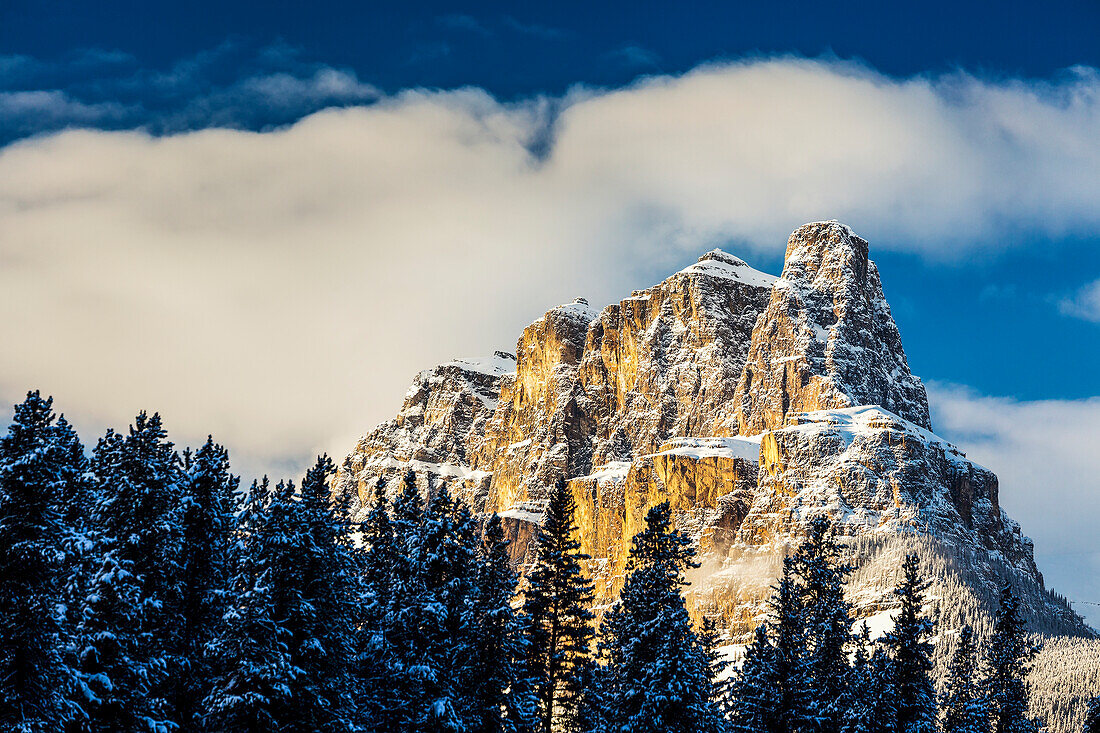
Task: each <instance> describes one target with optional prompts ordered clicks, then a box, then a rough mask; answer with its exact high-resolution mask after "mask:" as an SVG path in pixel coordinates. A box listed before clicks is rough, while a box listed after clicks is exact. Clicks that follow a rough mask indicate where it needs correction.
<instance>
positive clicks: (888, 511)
mask: <svg viewBox="0 0 1100 733" xmlns="http://www.w3.org/2000/svg"><path fill="white" fill-rule="evenodd" d="M409 468H411V469H412V470H413V471H414V473H415V475H416V476H417V482H418V485H419V486H420V487H421V488H422V489H423V490H424V491H425V492H426V493H430V492H431V491H434V490H436V489H438V488H439V487H440V486H443V485H446V486H447V487H448V488H449V489H450V490H451V491H452V492H453V493H456V494H458V495H459V496H461V497H462V498H463V499H464V500H465V501H466V502H467V503H468V504H470V506H471V507H472V508H473V510H474V511H476V512H479V513H488V512H497V513H499V514H500V515H501V516H502V518H503V520H504V528H505V532H506V534H507V536H508V538H509V539H510V540H511V541H512V544H511V554H512V559H513V561H514V562H515V563H516V565H517V567H519V568H520V570H521V571H522V570H523V569H525V568H526V567H527V566H528V564H529V562H530V560H531V559H532V557H533V549H534V546H535V540H536V536H537V527H538V524H539V522H541V521H542V519H543V513H544V511H545V507H546V502H547V497H548V494H549V490H550V488H551V487H552V486H553V485H554V483H555V482H556V481H557V480H558V479H561V478H564V479H566V480H567V481H568V485H569V488H570V490H571V491H572V493H573V496H574V499H575V500H576V506H577V511H576V522H577V525H578V533H579V540H580V542H581V544H582V547H583V550H584V551H585V552H586V553H587V554H589V555H590V556H591V560H590V561H589V562H588V563H587V569H588V572H589V573H590V575H591V576H592V578H593V580H594V582H595V584H596V591H597V602H598V604H600V605H601V606H605V605H606V604H608V603H610V602H611V601H613V600H614V598H615V597H616V595H617V593H618V592H619V590H620V588H621V587H622V582H623V576H624V572H625V566H626V560H627V557H628V555H629V551H630V546H631V540H632V538H633V536H634V534H635V533H636V532H638V531H639V530H640V529H641V528H642V526H643V523H644V518H645V513H646V511H647V510H648V509H649V508H650V507H652V506H654V505H655V504H658V503H660V502H662V501H668V502H669V503H670V506H671V509H672V516H673V521H674V522H675V524H676V526H677V527H678V528H679V529H680V530H682V531H685V532H687V533H688V534H689V536H690V537H691V538H692V540H693V541H694V543H695V545H696V548H697V550H698V552H699V556H698V560H699V562H700V563H701V567H700V568H699V569H698V570H696V571H694V572H693V573H692V574H691V580H692V585H691V588H690V599H689V600H690V606H691V609H692V612H693V614H695V616H696V618H699V617H700V616H703V615H706V616H708V617H710V618H712V619H716V620H717V621H718V622H719V624H720V626H721V627H722V628H723V629H725V630H726V631H727V632H728V633H729V634H731V635H732V636H734V637H738V638H742V637H744V636H745V635H747V634H749V633H751V631H752V629H753V628H754V627H755V625H756V624H757V623H759V621H760V619H761V617H762V614H763V613H764V601H765V599H766V598H767V596H768V595H769V593H770V587H771V585H772V583H773V582H774V580H775V576H776V573H777V572H778V569H779V566H780V563H781V558H782V556H783V555H784V554H785V553H786V552H789V551H790V549H791V548H792V547H794V546H795V545H797V543H798V542H799V541H800V539H801V537H802V536H803V535H804V534H805V533H806V530H807V527H808V524H809V522H810V521H811V520H812V519H813V518H814V517H815V516H818V515H820V514H827V515H828V516H829V517H830V518H831V519H832V520H833V521H834V522H835V524H836V527H837V530H838V532H839V533H841V534H842V535H843V536H844V537H846V538H847V540H846V541H848V542H849V543H850V544H851V546H852V547H853V553H855V554H856V555H858V557H859V560H860V562H861V563H862V564H863V565H865V566H866V567H867V568H879V569H881V568H886V570H875V571H874V572H871V571H867V572H863V573H862V575H861V576H860V579H859V581H858V582H857V583H854V584H853V586H852V588H851V589H850V590H851V592H852V594H853V602H854V603H855V606H856V608H857V610H858V612H859V613H861V614H867V615H871V614H874V613H878V612H879V611H881V610H882V608H884V607H886V606H888V605H889V604H891V603H893V602H894V600H893V596H892V594H891V589H892V586H893V584H894V583H895V582H896V580H897V578H896V576H895V574H893V573H894V570H895V569H896V567H895V566H897V565H899V564H900V560H897V558H898V557H900V555H899V554H898V553H900V552H901V550H900V549H899V548H900V547H902V546H903V545H905V546H909V545H906V543H910V542H911V541H916V540H917V539H919V540H920V542H925V541H926V540H927V542H934V544H935V547H936V548H939V549H937V550H935V552H938V553H941V554H940V555H935V557H937V558H939V559H938V560H937V562H940V563H941V565H942V567H944V568H948V569H947V570H944V572H945V573H948V572H950V573H955V575H953V576H951V577H953V578H956V579H955V580H951V581H950V582H947V581H944V584H941V585H940V586H937V588H938V590H937V591H936V593H939V594H940V595H939V596H938V597H941V598H947V597H948V596H949V594H950V593H951V592H954V591H951V589H952V588H955V587H956V586H958V585H959V584H964V585H967V584H969V585H968V586H967V587H969V588H971V590H972V591H973V592H970V591H968V592H970V596H968V597H973V598H980V599H982V603H985V604H986V606H988V605H989V604H990V603H995V597H996V592H997V587H998V583H999V582H1000V578H1001V577H1004V576H1005V575H1006V574H1008V575H1011V576H1012V577H1013V578H1014V582H1017V583H1018V584H1019V587H1020V588H1021V589H1023V594H1024V596H1025V606H1026V608H1027V609H1028V612H1029V613H1030V614H1031V616H1032V618H1034V619H1039V620H1040V621H1041V624H1044V626H1043V628H1046V629H1052V630H1056V631H1057V632H1058V633H1078V632H1083V630H1085V627H1084V625H1083V622H1081V620H1080V618H1079V617H1076V616H1075V615H1073V614H1072V612H1070V611H1069V610H1068V609H1067V608H1066V607H1065V606H1064V604H1063V605H1059V604H1058V603H1057V602H1056V601H1057V599H1052V598H1051V597H1050V596H1049V595H1047V594H1045V593H1044V591H1043V588H1042V576H1041V575H1040V574H1039V572H1038V570H1037V569H1036V567H1035V563H1034V560H1033V552H1032V546H1031V542H1030V540H1028V539H1027V538H1026V537H1024V536H1022V534H1021V533H1020V528H1019V526H1018V525H1017V524H1016V523H1015V522H1013V521H1012V520H1011V519H1009V518H1008V517H1007V516H1006V515H1005V514H1004V512H1003V511H1002V510H1001V508H1000V505H999V502H998V496H997V477H996V476H995V475H994V474H993V473H992V472H990V471H989V470H987V469H985V468H983V467H981V466H978V465H976V464H974V463H972V462H970V461H969V460H967V459H966V457H965V455H964V454H963V453H962V451H961V450H959V448H957V447H955V446H953V445H951V444H949V443H947V442H946V441H944V440H942V439H941V438H939V437H937V436H936V435H934V434H933V433H931V432H930V420H929V413H928V403H927V399H926V396H925V391H924V386H923V385H922V384H921V381H920V380H919V379H918V378H917V377H915V376H913V375H912V374H911V373H910V371H909V367H908V363H907V361H906V358H905V352H904V350H903V348H902V345H901V337H900V335H899V333H898V329H897V326H896V325H895V323H894V321H893V318H892V316H891V314H890V308H889V306H888V305H887V304H886V301H885V298H884V296H883V292H882V285H881V283H880V281H879V276H878V271H877V269H876V267H875V265H874V263H873V262H871V261H870V260H869V259H868V245H867V242H866V241H865V240H863V239H861V238H860V237H858V236H856V235H855V234H853V233H852V231H851V230H850V229H849V228H848V227H846V226H844V225H842V224H838V223H836V222H823V223H817V224H808V225H806V226H803V227H801V228H799V229H798V230H797V231H795V232H794V233H793V234H792V235H791V237H790V239H789V241H788V245H787V251H786V261H785V263H784V267H783V273H782V276H781V277H780V278H775V277H773V276H770V275H767V274H764V273H761V272H758V271H756V270H754V269H752V268H751V267H749V266H748V265H747V264H745V263H744V262H743V261H742V260H740V259H738V258H736V257H733V256H732V255H729V254H726V253H724V252H721V251H718V250H716V251H713V252H710V253H707V254H705V255H703V257H701V258H700V259H699V261H698V262H697V263H695V264H693V265H691V266H690V267H688V268H686V269H684V270H682V271H680V272H678V273H675V274H673V275H671V276H670V277H668V278H667V279H666V280H664V281H663V282H661V283H659V284H658V285H655V286H653V287H650V288H648V289H646V290H641V291H635V292H634V293H633V294H632V295H631V296H630V297H629V298H626V299H624V300H622V301H620V302H618V303H614V304H611V305H609V306H607V307H606V308H604V309H603V310H602V311H597V310H596V309H594V308H592V307H590V306H589V304H588V303H587V302H586V301H584V300H583V299H577V300H575V301H574V302H572V303H568V304H565V305H562V306H558V307H556V308H552V309H551V310H549V311H548V312H547V313H546V314H545V315H544V316H542V317H541V318H539V319H538V320H536V321H535V322H534V323H532V324H531V325H530V326H528V327H527V328H526V329H525V330H524V332H523V334H522V336H521V337H520V339H519V341H518V343H517V345H516V358H515V360H512V359H511V357H510V356H508V355H504V354H498V355H497V356H496V357H493V358H492V359H480V360H478V359H473V360H458V361H455V362H450V363H448V364H445V365H441V366H439V367H436V368H435V369H432V370H428V371H426V372H423V373H421V374H420V375H418V376H417V378H416V380H415V381H414V383H413V386H412V388H411V389H410V391H409V393H408V395H407V396H406V400H405V404H404V406H403V407H402V410H401V412H400V413H399V415H398V416H397V417H396V418H395V419H394V420H391V421H389V422H387V423H384V424H383V425H380V426H378V427H377V428H376V429H375V430H374V431H373V432H371V433H370V434H369V435H368V436H366V437H365V438H363V440H362V441H360V443H359V445H358V446H357V447H356V449H355V451H353V453H352V454H351V455H349V456H348V457H347V459H346V460H345V462H344V464H343V466H342V467H341V469H340V472H339V474H338V476H337V479H336V482H335V484H334V490H335V491H336V492H337V493H339V494H343V495H345V496H348V497H350V498H352V499H353V502H352V503H353V505H354V506H355V507H362V506H365V505H366V504H367V503H368V502H369V501H370V499H371V495H372V493H371V492H372V491H373V487H374V486H375V485H376V484H377V483H378V482H379V481H381V482H382V483H383V484H384V486H385V488H386V490H387V492H388V493H389V494H390V495H391V496H392V495H393V494H394V493H395V492H396V490H397V487H398V486H399V485H400V477H401V475H402V474H403V472H404V471H405V470H406V469H409ZM892 538H893V539H892ZM895 540H896V541H895ZM927 542H925V544H922V545H920V547H922V548H925V549H924V550H922V551H927V552H932V550H928V549H927V547H928V546H927ZM899 543H900V544H899ZM895 560H897V561H896V562H895ZM937 567H939V566H937ZM956 576H957V577H956ZM958 578H963V580H959V579H958ZM952 583H954V585H952ZM990 599H993V600H990ZM967 618H969V617H967ZM968 622H969V621H968Z"/></svg>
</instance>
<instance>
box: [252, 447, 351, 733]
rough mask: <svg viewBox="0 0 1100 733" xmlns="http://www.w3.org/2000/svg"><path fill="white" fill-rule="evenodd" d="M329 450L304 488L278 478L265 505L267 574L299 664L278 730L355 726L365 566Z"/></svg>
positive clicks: (278, 709) (292, 654)
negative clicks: (352, 680) (335, 489)
mask: <svg viewBox="0 0 1100 733" xmlns="http://www.w3.org/2000/svg"><path fill="white" fill-rule="evenodd" d="M334 470H335V469H334V467H333V464H332V461H331V460H330V459H329V458H328V456H322V457H320V458H318V459H317V462H316V463H315V464H314V466H313V467H312V468H310V469H309V471H307V472H306V476H305V479H304V480H303V481H302V484H301V488H300V489H299V490H296V489H295V487H294V484H293V483H292V482H285V483H284V482H280V483H279V484H278V485H277V486H276V487H275V491H274V492H272V496H271V500H270V502H269V504H268V508H267V513H268V517H267V520H266V522H267V527H268V529H269V531H270V535H269V539H268V542H267V548H266V549H267V552H268V553H269V554H270V555H271V566H270V571H269V582H270V586H271V592H272V597H273V601H274V617H275V620H276V622H277V623H278V624H279V626H280V627H281V628H282V629H283V631H285V633H286V644H287V651H288V654H289V659H290V664H291V665H292V666H293V667H294V668H295V669H296V670H298V672H299V673H298V674H297V675H295V676H294V679H293V680H292V681H291V694H290V696H289V697H288V698H286V699H285V700H283V701H279V702H280V703H285V704H278V705H277V706H276V712H275V718H276V720H277V721H278V724H279V726H280V730H324V731H333V732H335V731H340V730H347V729H350V727H351V721H350V720H349V717H350V714H351V713H352V710H351V709H350V708H351V706H350V705H349V704H348V696H349V675H350V672H351V662H352V658H353V652H354V648H353V641H354V627H355V622H356V619H357V615H358V612H357V608H358V599H359V595H358V594H359V573H360V567H359V565H358V561H357V555H356V552H355V550H354V547H353V543H352V540H351V531H350V526H349V523H348V521H347V519H346V514H345V512H343V511H342V509H341V508H340V507H337V506H336V505H334V504H333V501H332V499H331V496H330V494H329V491H328V479H329V476H331V474H332V473H333V472H334Z"/></svg>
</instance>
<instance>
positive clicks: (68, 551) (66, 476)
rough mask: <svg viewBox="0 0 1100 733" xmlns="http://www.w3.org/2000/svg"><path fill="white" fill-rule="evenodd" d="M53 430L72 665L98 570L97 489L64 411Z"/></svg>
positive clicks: (78, 439)
mask: <svg viewBox="0 0 1100 733" xmlns="http://www.w3.org/2000/svg"><path fill="white" fill-rule="evenodd" d="M54 432H55V435H56V446H57V448H58V450H60V451H61V453H62V454H63V455H64V456H65V457H64V459H62V461H61V462H60V464H59V477H60V480H59V483H58V487H59V512H60V513H61V524H62V526H63V527H64V548H65V585H64V588H63V590H62V594H61V598H62V604H63V606H64V614H63V616H64V626H65V629H66V636H68V642H69V643H68V645H67V649H66V652H67V654H66V658H67V661H68V665H69V666H70V667H72V668H75V666H76V665H75V658H74V656H73V654H74V652H75V649H74V646H73V642H74V638H73V637H74V634H75V631H76V629H77V627H78V626H79V625H80V617H81V613H82V611H83V607H84V600H85V598H87V596H88V585H89V583H90V582H91V580H92V578H93V577H94V576H95V574H96V573H97V572H98V570H99V566H98V561H99V560H100V558H99V556H98V555H97V553H96V532H95V527H94V526H93V524H92V521H91V517H92V511H93V509H94V507H95V504H96V489H95V483H94V477H93V476H92V474H91V464H90V462H89V461H88V458H87V456H85V454H84V445H83V444H82V443H81V442H80V438H79V437H78V436H77V434H76V431H75V430H73V428H72V426H71V425H70V424H69V422H68V421H67V420H66V419H65V416H64V415H61V416H59V417H58V418H57V423H56V424H55V431H54Z"/></svg>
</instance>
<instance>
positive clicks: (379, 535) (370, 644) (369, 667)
mask: <svg viewBox="0 0 1100 733" xmlns="http://www.w3.org/2000/svg"><path fill="white" fill-rule="evenodd" d="M418 498H419V497H418ZM359 533H360V537H361V541H362V544H363V553H362V556H363V585H362V601H361V608H360V612H361V615H360V622H359V630H358V633H357V636H356V653H355V662H354V668H353V671H352V675H353V679H354V683H353V684H354V692H355V700H356V708H357V712H356V719H357V720H358V721H360V722H361V723H362V724H364V725H367V726H368V728H369V727H371V726H381V725H382V724H383V723H384V722H385V721H386V720H387V718H388V716H389V715H390V713H391V711H393V710H394V709H395V708H396V701H395V700H394V699H393V696H394V684H393V681H394V674H393V667H394V663H395V661H396V659H395V650H394V648H393V644H392V639H391V638H390V636H391V635H390V634H389V633H388V628H387V626H388V621H389V618H390V616H389V612H390V609H391V604H392V603H393V602H394V591H395V589H396V587H395V586H396V580H395V573H396V572H397V568H398V554H397V553H398V549H397V548H398V538H397V537H396V535H395V533H394V523H393V521H392V520H391V518H390V507H389V502H388V501H387V500H386V493H385V483H384V482H383V481H382V480H381V479H380V480H379V481H378V484H377V485H376V486H375V493H374V504H373V506H372V507H371V509H370V511H369V512H368V513H367V516H366V518H365V519H364V520H363V522H362V524H361V525H360V526H359Z"/></svg>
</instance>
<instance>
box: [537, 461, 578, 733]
mask: <svg viewBox="0 0 1100 733" xmlns="http://www.w3.org/2000/svg"><path fill="white" fill-rule="evenodd" d="M574 511H575V502H574V499H573V494H572V492H571V491H570V490H569V489H568V486H567V485H566V483H565V480H564V479H560V480H559V481H558V483H557V485H556V486H555V487H554V490H553V492H552V493H551V495H550V502H549V505H548V506H547V509H546V519H545V521H544V522H543V525H542V527H541V528H540V530H539V535H538V545H537V548H536V559H535V563H534V567H532V569H531V570H530V572H529V573H528V576H527V587H526V589H525V591H524V601H523V609H524V614H525V615H526V625H527V633H528V642H529V647H528V649H529V657H528V660H527V664H528V669H529V670H530V673H531V675H532V678H533V679H534V684H535V690H536V694H537V696H538V701H539V718H540V721H541V730H542V731H543V733H551V731H552V730H554V729H555V722H557V723H559V726H560V727H561V728H566V729H568V728H570V727H571V726H572V725H573V719H574V717H575V713H576V709H577V704H578V702H579V694H580V692H581V690H580V687H581V683H582V671H583V669H584V666H585V663H586V661H587V660H588V658H589V643H590V642H591V639H592V618H593V616H592V612H591V611H590V610H589V606H590V605H591V604H592V600H593V597H594V593H593V587H592V583H591V582H590V581H589V580H588V579H587V578H585V577H584V572H583V570H582V568H581V564H580V563H581V560H587V559H588V556H587V555H584V554H582V553H581V552H580V543H579V542H578V541H577V540H576V533H577V527H576V525H575V524H574V519H573V514H574Z"/></svg>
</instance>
